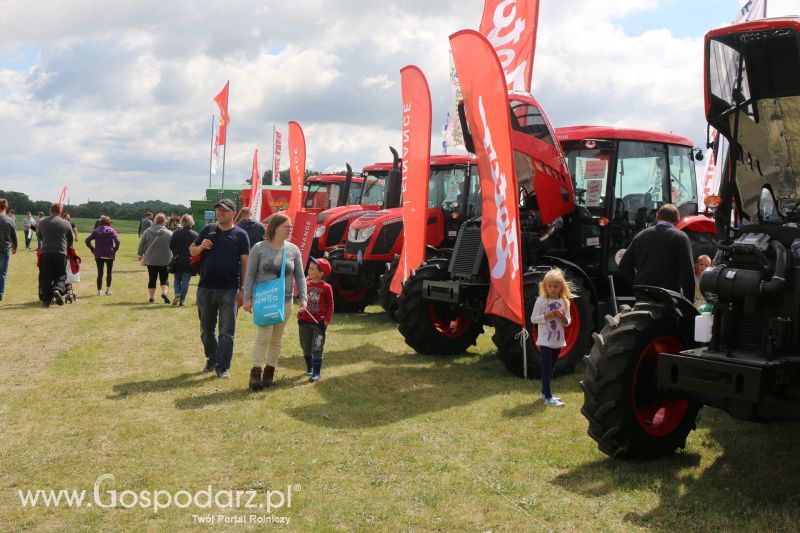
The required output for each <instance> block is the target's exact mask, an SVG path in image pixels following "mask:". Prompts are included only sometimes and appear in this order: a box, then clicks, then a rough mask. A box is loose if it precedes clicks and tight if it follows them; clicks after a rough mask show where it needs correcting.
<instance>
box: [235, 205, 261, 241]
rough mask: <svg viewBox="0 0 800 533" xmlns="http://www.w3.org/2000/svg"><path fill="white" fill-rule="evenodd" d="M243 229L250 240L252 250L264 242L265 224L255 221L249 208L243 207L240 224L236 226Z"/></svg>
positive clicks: (240, 213) (240, 212)
mask: <svg viewBox="0 0 800 533" xmlns="http://www.w3.org/2000/svg"><path fill="white" fill-rule="evenodd" d="M236 225H237V226H239V227H240V228H242V229H243V230H244V231H245V232H246V233H247V236H248V237H249V238H250V249H251V250H252V249H253V246H255V245H256V244H257V243H259V242H261V241H263V240H264V224H262V223H261V222H258V221H257V220H253V212H252V211H251V210H250V208H249V207H243V208H242V209H241V210H240V211H239V222H238V223H237V224H236Z"/></svg>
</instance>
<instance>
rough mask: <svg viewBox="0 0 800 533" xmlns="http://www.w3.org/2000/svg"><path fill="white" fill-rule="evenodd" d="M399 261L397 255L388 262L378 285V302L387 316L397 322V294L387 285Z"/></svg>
mask: <svg viewBox="0 0 800 533" xmlns="http://www.w3.org/2000/svg"><path fill="white" fill-rule="evenodd" d="M399 263H400V260H399V259H398V258H397V257H395V258H394V260H393V261H392V262H391V263H389V265H388V268H387V269H386V272H384V273H383V274H381V280H380V285H378V303H380V304H381V307H383V310H384V311H386V314H387V315H389V318H391V319H392V320H393V321H395V322H397V295H396V294H395V293H393V292H392V291H391V290H389V287H390V286H391V285H392V279H393V278H394V275H395V272H397V265H398V264H399Z"/></svg>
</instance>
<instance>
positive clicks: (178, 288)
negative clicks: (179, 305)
mask: <svg viewBox="0 0 800 533" xmlns="http://www.w3.org/2000/svg"><path fill="white" fill-rule="evenodd" d="M174 277H175V297H176V298H178V299H179V300H180V301H184V300H185V299H186V295H187V294H189V281H191V279H192V273H191V272H180V271H178V272H175V274H174Z"/></svg>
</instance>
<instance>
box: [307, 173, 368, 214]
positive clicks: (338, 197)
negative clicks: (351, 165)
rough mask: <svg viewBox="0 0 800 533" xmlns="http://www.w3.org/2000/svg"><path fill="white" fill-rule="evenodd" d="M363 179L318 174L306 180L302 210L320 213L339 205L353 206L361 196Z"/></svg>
mask: <svg viewBox="0 0 800 533" xmlns="http://www.w3.org/2000/svg"><path fill="white" fill-rule="evenodd" d="M363 182H364V179H363V178H361V177H352V173H351V174H350V175H345V176H342V175H339V174H318V175H314V176H309V177H308V179H307V180H306V191H305V201H304V202H303V210H304V211H308V212H313V213H321V212H322V211H326V210H328V209H332V208H334V207H338V206H340V205H353V204H355V203H357V202H358V199H359V198H360V196H361V184H362V183H363Z"/></svg>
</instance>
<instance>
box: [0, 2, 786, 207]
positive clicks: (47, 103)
mask: <svg viewBox="0 0 800 533" xmlns="http://www.w3.org/2000/svg"><path fill="white" fill-rule="evenodd" d="M741 3H742V2H741V0H703V1H702V2H697V1H694V0H613V1H612V0H569V1H559V0H541V4H542V6H541V14H540V17H539V38H538V43H537V49H536V58H535V63H534V74H533V77H534V88H533V92H534V94H535V95H536V96H537V98H538V99H539V101H540V102H541V104H542V105H543V107H544V108H545V110H546V111H547V113H548V114H549V116H550V119H551V121H552V122H553V124H554V125H555V126H566V125H570V124H577V123H581V124H589V123H592V124H609V125H616V126H626V127H636V128H646V129H656V130H664V131H672V132H675V133H679V134H682V135H686V136H688V137H690V138H692V139H693V140H694V141H695V143H696V144H697V145H698V146H703V145H704V142H705V123H704V120H703V107H702V105H703V104H702V100H703V94H702V79H701V76H702V38H703V35H704V33H705V32H706V31H708V30H709V29H711V28H714V27H717V26H720V25H723V24H725V23H726V22H728V21H730V20H731V19H732V18H733V17H734V15H735V14H736V11H737V10H738V8H739V5H740V4H741ZM768 5H769V11H768V15H769V16H778V15H786V14H800V0H769V4H768ZM482 7H483V1H482V0H460V1H458V2H456V1H449V0H442V1H431V0H403V1H395V0H384V1H381V2H373V1H371V0H294V1H292V2H279V1H277V0H266V1H265V0H260V1H254V0H253V1H251V0H238V1H237V0H228V1H221V0H193V1H190V0H176V1H164V0H158V1H156V0H137V1H135V2H134V1H129V0H114V1H112V2H108V1H100V0H36V1H30V0H4V1H3V3H2V10H0V26H1V27H2V28H3V32H2V33H1V34H0V94H2V99H0V123H1V124H3V127H2V128H0V154H1V155H0V160H1V161H2V169H1V170H0V189H4V190H15V191H20V192H24V193H26V194H28V195H29V196H30V197H31V198H33V199H36V200H56V199H57V196H58V193H59V191H60V189H61V187H62V186H63V185H68V187H69V198H70V202H71V203H83V202H85V201H87V200H89V199H91V200H115V201H120V202H122V201H136V200H146V199H156V198H157V199H161V200H169V201H175V202H181V203H188V200H189V199H191V198H199V197H201V196H202V194H203V192H204V188H205V187H206V186H207V185H208V179H209V176H208V174H209V173H208V169H209V143H210V138H211V116H212V114H214V113H215V112H216V110H217V109H216V105H215V104H214V103H213V101H212V98H213V96H214V95H215V94H216V93H217V92H218V91H219V90H220V89H221V88H222V87H223V86H224V84H225V81H226V80H230V83H231V89H230V91H231V92H230V108H229V112H230V115H231V126H230V128H229V130H228V142H229V152H228V154H227V156H226V170H225V180H226V185H228V184H235V185H242V184H243V182H244V180H245V179H246V178H247V177H249V174H250V165H251V161H252V154H253V150H254V148H256V147H257V148H259V153H260V155H261V156H262V157H261V161H260V163H261V169H262V172H263V170H264V169H265V168H266V166H267V165H268V163H269V156H268V153H269V152H270V150H271V142H272V128H273V125H277V127H278V129H282V130H283V131H284V132H285V131H286V122H287V121H289V120H296V121H298V122H299V123H300V124H301V125H302V126H303V128H304V130H305V134H306V142H307V147H308V161H307V167H308V168H311V169H316V170H320V171H322V170H337V169H341V168H343V167H344V163H345V161H347V162H350V163H351V164H352V165H353V167H354V168H360V167H361V166H363V165H365V164H369V163H372V162H375V161H383V160H387V159H388V157H389V152H388V149H387V146H388V145H390V144H391V145H395V146H398V145H399V144H400V117H401V109H400V86H399V70H400V69H401V68H402V67H403V66H405V65H407V64H416V65H418V66H419V67H420V68H422V70H423V71H424V72H425V74H426V76H427V78H428V82H429V85H430V88H431V94H432V100H433V111H434V119H433V122H434V124H433V131H434V139H433V143H432V145H433V146H434V149H435V150H436V148H438V147H439V146H440V135H439V133H438V132H439V129H440V127H441V124H442V123H443V122H444V120H445V117H446V114H447V112H448V107H449V105H450V98H451V97H450V88H449V83H448V71H449V65H448V40H447V37H448V35H449V34H451V33H453V32H455V31H457V30H459V29H462V28H477V26H478V24H479V22H480V16H481V10H482ZM287 163H288V161H287V158H286V157H284V161H283V164H282V167H283V168H287V167H288V164H287ZM219 178H220V175H219V174H218V175H217V177H216V178H215V185H219Z"/></svg>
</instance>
